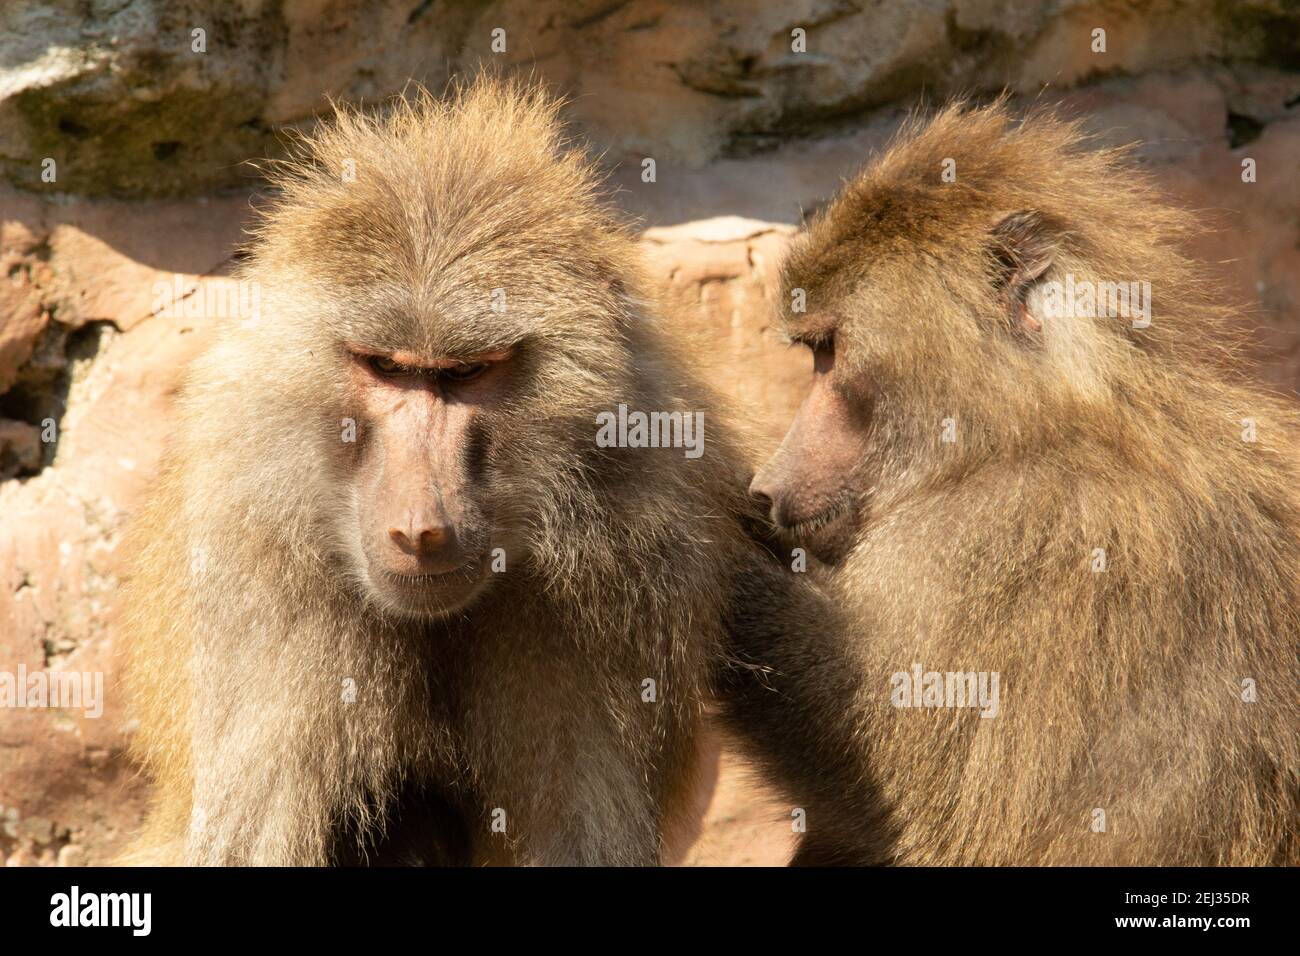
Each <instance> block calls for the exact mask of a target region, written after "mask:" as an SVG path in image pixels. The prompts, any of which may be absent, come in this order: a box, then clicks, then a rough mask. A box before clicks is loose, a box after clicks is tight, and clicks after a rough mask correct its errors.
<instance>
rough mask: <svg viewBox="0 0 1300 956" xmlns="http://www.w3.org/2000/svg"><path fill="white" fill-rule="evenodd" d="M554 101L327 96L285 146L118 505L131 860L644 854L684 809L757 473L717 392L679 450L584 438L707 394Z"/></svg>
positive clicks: (525, 858) (535, 95) (692, 408)
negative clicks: (190, 362)
mask: <svg viewBox="0 0 1300 956" xmlns="http://www.w3.org/2000/svg"><path fill="white" fill-rule="evenodd" d="M556 110H557V107H556V104H555V102H554V101H552V100H550V99H548V98H547V97H546V96H544V95H543V94H541V93H540V92H538V91H536V90H535V89H532V88H529V87H527V86H520V85H517V84H513V83H508V82H504V81H500V80H481V81H479V82H476V83H475V84H473V85H471V86H469V87H467V88H463V89H460V90H458V91H456V92H454V93H453V94H452V95H450V96H449V97H448V98H447V99H445V100H439V99H435V98H433V97H431V96H428V95H427V94H418V95H415V96H413V97H411V98H409V99H408V100H406V101H404V102H399V103H398V104H397V105H396V106H395V107H394V108H393V109H392V110H390V111H389V112H387V113H386V114H384V115H367V114H363V113H361V112H357V111H352V110H343V111H341V112H340V113H339V114H338V115H337V117H335V118H334V119H333V120H331V121H329V122H327V123H325V124H323V125H322V126H321V128H320V129H319V130H318V131H317V132H314V133H312V134H311V135H310V136H308V137H306V138H305V139H304V141H303V143H302V148H301V149H300V150H299V151H298V153H297V156H296V158H295V159H292V160H290V161H287V162H286V163H284V164H282V165H281V166H280V167H279V168H278V171H276V172H275V174H274V177H273V181H274V185H275V186H277V187H278V195H277V196H276V198H274V200H273V201H272V202H271V203H270V204H269V206H268V207H267V208H266V210H265V212H264V217H263V221H262V223H261V225H260V227H259V228H258V230H257V232H256V235H255V239H254V241H253V243H252V244H251V246H250V256H249V258H248V260H247V261H246V262H245V263H244V265H243V266H242V269H241V276H240V278H242V279H244V280H246V281H249V282H256V283H259V285H260V287H261V315H260V317H258V318H257V320H256V321H251V322H245V323H241V324H239V325H234V324H232V325H231V326H230V327H228V328H226V329H224V330H223V332H222V334H221V335H220V337H219V340H218V341H217V343H216V344H215V346H214V347H213V348H212V349H211V350H210V351H209V352H208V353H206V354H205V355H204V356H203V357H202V358H201V360H199V361H198V362H197V363H196V365H195V366H194V367H193V369H192V370H190V371H189V373H188V375H187V379H186V382H185V385H184V388H183V391H182V394H181V397H180V399H179V427H178V429H177V432H176V435H175V438H174V441H173V443H172V445H171V447H170V449H169V451H168V454H167V456H166V467H165V473H164V475H163V477H162V478H161V480H160V483H159V485H158V488H157V489H156V493H155V495H154V496H153V499H152V501H151V502H150V504H149V506H148V507H147V509H146V512H145V513H144V514H143V515H142V517H141V519H140V521H139V522H138V523H137V526H136V528H135V530H134V533H133V541H134V545H133V547H134V549H135V552H136V557H135V561H134V578H133V580H132V581H131V583H130V592H131V595H130V613H129V628H130V648H131V649H130V661H129V671H130V675H131V681H132V685H133V688H134V695H135V698H134V699H135V703H136V707H137V712H138V716H139V718H140V722H141V728H140V731H139V734H138V735H137V738H136V749H137V752H138V754H139V756H140V758H141V760H142V761H143V763H144V765H145V767H146V769H147V771H148V772H149V774H150V775H151V777H152V778H153V779H154V781H155V784H156V791H155V792H156V797H155V801H154V806H153V808H152V812H151V814H150V817H149V820H148V823H147V829H146V832H145V834H144V835H143V837H142V838H141V839H140V841H138V843H137V845H136V847H135V848H134V849H133V851H132V854H131V857H132V858H133V859H135V860H138V861H146V862H167V863H192V864H306V865H311V864H325V863H332V862H365V861H396V860H410V861H417V862H418V861H426V862H451V863H456V862H483V861H504V862H518V863H546V864H551V863H579V864H595V863H600V864H650V863H655V862H658V861H659V860H660V857H661V853H662V850H663V846H664V844H665V842H666V841H669V840H670V839H671V838H672V837H673V834H674V832H675V830H677V829H680V827H681V826H682V825H683V818H684V817H685V816H687V815H688V814H687V812H686V811H687V810H688V809H689V804H690V802H691V799H690V798H691V789H692V769H693V761H694V755H695V738H696V734H697V731H698V729H699V725H700V721H701V711H702V704H703V701H704V699H705V696H706V692H707V683H708V676H709V668H710V667H711V665H712V663H713V661H714V658H715V655H716V653H717V650H718V643H719V641H720V639H721V635H722V618H723V614H724V604H725V602H726V600H727V598H728V596H729V594H730V591H731V588H732V580H733V577H734V575H735V573H736V570H737V568H738V566H739V565H740V563H742V562H743V561H744V560H747V558H746V557H745V556H746V555H748V554H749V548H750V546H749V545H748V544H747V542H746V540H745V538H744V534H743V532H742V530H741V523H740V517H741V512H742V511H744V510H746V509H748V508H749V507H750V505H749V504H748V502H747V501H746V496H745V493H744V485H745V480H746V473H745V471H744V469H743V467H742V466H741V465H740V464H739V463H738V459H737V457H736V454H735V452H734V450H733V449H732V447H730V444H729V440H728V438H727V435H726V432H725V430H724V428H723V426H722V425H721V424H720V423H719V422H718V421H717V420H716V418H714V417H712V416H711V415H710V417H708V419H707V429H708V434H707V438H708V442H707V451H706V452H705V453H704V454H703V455H702V456H700V455H698V451H699V448H692V449H685V450H684V449H683V448H681V447H663V445H665V444H669V445H671V444H672V442H671V441H667V442H663V441H661V442H654V443H653V444H655V445H656V446H658V447H640V448H637V447H601V445H600V443H598V442H597V441H596V436H597V432H598V428H599V426H598V421H599V416H601V415H602V414H604V413H609V412H613V411H614V410H615V409H617V407H618V406H619V405H620V404H626V406H627V407H628V408H629V409H633V410H641V411H643V412H665V413H679V414H678V417H677V419H675V420H672V427H673V428H677V427H679V426H680V422H681V420H682V415H693V414H694V413H696V412H699V411H703V410H706V409H709V410H711V405H710V398H709V395H708V393H707V392H706V390H705V388H704V387H702V386H701V385H700V384H698V383H697V382H696V381H695V380H694V379H693V377H692V376H690V375H688V374H687V373H686V372H684V371H683V370H682V369H681V368H680V367H679V365H678V363H677V361H676V360H675V358H674V357H673V355H672V354H671V352H672V350H671V349H670V344H669V342H668V336H667V334H666V333H665V331H664V329H663V328H661V325H660V322H659V321H658V320H657V318H656V316H655V315H654V314H653V312H652V311H651V310H650V308H649V307H648V306H647V304H646V302H645V300H644V298H643V297H642V295H641V294H640V292H639V291H638V289H639V281H638V279H637V271H638V270H637V264H636V250H635V246H634V241H633V239H632V237H631V234H630V232H629V231H628V230H627V229H626V228H625V227H624V226H623V225H621V224H620V223H619V221H618V220H617V219H616V217H615V216H614V215H613V214H612V212H610V210H609V209H608V208H607V206H606V205H605V204H604V203H603V202H602V201H601V200H600V199H599V191H598V182H597V176H596V174H595V172H594V166H593V163H592V162H591V160H590V159H589V158H588V157H587V156H586V155H585V154H583V153H582V152H581V151H578V150H576V149H574V148H571V147H570V146H569V145H568V144H566V143H565V142H564V140H563V138H562V133H561V129H560V126H559V123H558V121H557V118H556ZM662 421H668V419H667V418H665V419H663V420H662ZM661 423H662V422H661ZM642 437H644V436H642ZM658 437H660V438H664V435H663V434H662V433H661V434H660V435H659V436H658ZM668 437H669V438H675V437H680V436H674V435H669V436H668ZM704 437H705V436H704V434H703V433H701V432H699V431H698V430H697V432H696V433H695V435H694V439H693V440H694V441H696V442H697V443H698V442H701V441H703V439H704ZM629 444H631V442H629ZM700 447H703V446H700Z"/></svg>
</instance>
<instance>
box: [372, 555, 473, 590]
mask: <svg viewBox="0 0 1300 956" xmlns="http://www.w3.org/2000/svg"><path fill="white" fill-rule="evenodd" d="M482 570H483V561H482V560H480V559H478V558H475V559H474V560H472V561H466V562H465V563H464V564H461V565H458V566H456V567H454V568H450V569H449V570H446V571H434V572H431V573H428V574H397V573H395V572H393V571H385V572H384V577H385V578H387V579H388V580H389V581H391V582H393V583H394V584H401V585H406V586H407V587H419V586H420V585H422V584H447V583H456V582H469V581H472V580H474V579H475V578H477V577H479V576H480V573H481V572H482Z"/></svg>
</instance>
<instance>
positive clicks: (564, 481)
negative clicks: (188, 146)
mask: <svg viewBox="0 0 1300 956" xmlns="http://www.w3.org/2000/svg"><path fill="white" fill-rule="evenodd" d="M555 111H556V104H555V103H554V102H552V101H549V100H547V99H546V98H545V97H544V96H543V95H542V94H540V93H539V92H537V91H536V90H532V89H529V88H525V87H520V86H516V85H512V84H508V83H504V82H488V81H482V82H479V83H477V84H475V85H474V86H472V87H470V88H468V89H467V90H462V91H460V92H458V93H454V94H452V95H451V96H450V97H448V98H447V99H446V100H439V99H435V98H433V97H431V96H429V95H428V94H423V93H422V94H418V95H416V96H415V97H413V98H412V99H410V100H407V101H403V102H401V103H399V104H397V105H396V106H395V107H393V108H392V109H391V110H389V111H388V112H387V113H385V114H382V115H367V114H363V113H360V112H357V111H352V110H344V111H341V112H340V113H339V115H338V116H337V117H335V118H334V119H332V120H330V121H328V122H327V123H325V124H323V125H322V127H321V128H320V129H319V130H318V131H317V132H314V133H312V134H311V135H310V136H308V137H306V138H305V139H304V141H303V142H302V144H301V148H300V149H299V150H298V151H297V155H296V156H295V158H293V159H291V160H289V161H287V162H286V163H284V164H281V165H280V166H279V168H278V170H277V172H276V174H275V178H274V181H275V184H276V185H277V186H278V187H279V192H278V196H277V197H276V198H275V199H274V200H272V201H271V203H270V205H269V208H268V209H267V210H266V211H265V214H264V217H263V222H262V224H261V227H260V228H259V230H258V231H257V233H256V239H255V241H254V242H253V243H252V246H251V249H250V259H249V262H248V264H247V267H246V269H245V276H246V278H248V279H251V280H253V281H257V282H260V283H261V284H262V285H263V286H264V287H265V289H264V295H263V302H264V303H265V305H264V311H265V312H266V317H265V319H264V320H262V321H261V322H259V323H258V324H257V325H256V327H254V328H252V329H249V330H246V331H245V333H244V334H249V335H255V336H257V337H259V338H260V339H261V342H262V346H263V352H264V354H265V356H266V360H265V361H266V365H265V367H264V368H255V369H247V370H245V374H246V375H247V376H250V377H254V376H255V377H259V378H262V379H264V380H265V382H264V384H265V385H266V390H269V394H270V397H269V398H268V399H267V403H268V404H273V405H274V407H273V408H268V409H264V410H263V411H262V413H261V414H259V416H258V418H257V420H262V419H264V418H265V417H270V418H276V417H279V418H280V419H282V420H283V419H284V417H285V413H284V412H283V411H282V410H283V409H292V410H294V413H295V415H296V418H297V421H296V423H290V422H288V421H282V426H283V427H282V428H281V429H280V432H279V434H280V435H281V437H282V438H283V440H285V441H289V440H290V439H289V438H288V437H286V436H285V433H286V432H288V431H289V430H290V429H291V428H296V429H297V431H298V432H299V433H309V434H310V435H312V436H313V441H312V443H311V444H310V445H309V446H308V447H305V448H302V449H301V450H300V451H299V452H298V458H299V461H298V463H297V466H298V468H300V470H301V471H300V481H301V483H302V486H303V490H302V491H301V492H300V495H299V497H300V498H301V499H302V500H301V501H300V502H299V503H298V504H297V505H294V506H292V507H291V508H290V511H291V513H289V514H286V515H282V516H281V517H280V522H281V523H282V524H283V525H284V526H285V534H286V537H287V536H288V535H289V534H290V533H291V532H292V533H294V534H297V535H301V536H308V537H310V538H311V539H312V540H311V542H310V543H305V542H303V541H301V540H298V541H290V542H286V545H285V546H288V547H295V548H299V547H304V546H315V544H316V542H318V541H324V542H327V547H325V548H324V550H325V551H327V552H328V553H325V554H323V555H322V560H326V561H330V562H333V563H334V564H335V565H336V566H337V567H338V570H339V572H340V575H341V577H342V578H343V579H346V580H348V581H350V582H351V583H352V584H353V585H354V586H355V587H356V588H357V589H358V591H359V592H360V593H361V594H362V595H363V596H364V597H365V599H366V600H367V602H368V603H370V604H371V605H373V606H374V607H376V608H379V609H381V610H382V611H386V612H390V613H394V614H398V615H403V616H419V617H434V616H438V615H444V614H447V613H449V612H453V611H456V610H458V609H461V608H464V607H465V606H466V605H468V604H469V603H470V602H471V601H474V600H475V599H476V598H477V597H478V596H479V595H481V594H482V593H483V592H484V591H485V590H486V589H487V588H488V587H489V584H490V582H491V581H492V579H493V574H492V571H493V570H498V571H499V570H503V568H502V567H501V566H500V565H501V564H502V563H504V562H507V561H509V562H521V561H527V560H529V557H530V553H533V552H535V551H536V550H537V544H536V542H537V539H538V537H539V536H542V535H545V534H546V533H547V531H548V529H553V528H555V527H558V526H561V525H564V524H566V523H568V524H569V525H570V526H571V525H572V522H571V521H568V519H567V518H557V516H556V512H557V510H563V509H568V508H571V507H572V498H573V497H574V496H580V495H581V489H582V488H583V487H584V482H585V481H586V480H587V478H586V475H585V473H584V469H583V463H582V459H583V456H584V455H589V454H590V448H575V447H574V446H575V444H576V443H577V441H578V439H577V437H576V436H582V435H591V434H592V433H593V431H594V428H593V426H592V424H591V423H592V422H593V420H594V419H593V416H594V412H595V411H596V410H597V409H598V408H601V407H605V406H606V405H607V404H608V401H607V396H608V395H609V394H611V393H615V392H617V389H615V388H614V387H613V385H612V384H611V383H612V382H617V381H620V380H621V379H620V376H624V375H625V373H626V371H627V365H628V350H627V348H626V347H625V336H624V330H625V326H626V325H627V324H628V322H629V321H630V320H629V314H630V311H631V309H632V305H631V304H630V302H629V297H628V296H627V294H625V293H624V292H623V291H622V288H621V285H620V283H619V282H618V281H617V279H616V278H615V277H617V276H620V275H626V274H628V273H629V272H630V271H632V269H633V267H632V266H631V265H630V261H631V255H632V253H631V251H630V250H631V240H630V239H628V237H627V236H626V235H624V233H623V231H622V229H621V227H620V226H619V225H618V224H617V222H616V220H615V219H614V218H613V217H612V215H610V214H609V213H608V212H607V211H606V210H605V208H604V207H603V206H602V205H601V203H600V202H599V201H598V199H597V193H596V189H597V181H596V176H595V174H594V172H593V166H592V164H591V162H590V160H589V159H587V158H586V157H585V156H584V155H583V154H581V153H580V152H578V151H575V150H573V149H571V148H570V147H568V146H567V144H565V143H564V142H562V141H561V140H560V139H559V136H558V134H557V132H556V130H557V129H558V128H559V127H558V125H557V123H556V119H555ZM561 385H562V387H561ZM245 391H246V392H247V393H250V394H253V395H261V394H262V391H259V390H258V389H255V388H252V389H246V390H245ZM293 440H294V441H297V439H296V438H295V439H293ZM275 454H276V455H277V456H278V457H281V458H283V457H285V452H284V450H283V449H280V450H278V451H276V452H275ZM494 563H496V564H497V565H498V566H497V567H495V568H493V564H494Z"/></svg>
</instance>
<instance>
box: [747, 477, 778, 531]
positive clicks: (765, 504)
mask: <svg viewBox="0 0 1300 956" xmlns="http://www.w3.org/2000/svg"><path fill="white" fill-rule="evenodd" d="M749 496H750V497H751V498H753V499H754V500H755V501H756V502H758V504H759V507H761V508H762V509H763V510H764V511H765V512H766V513H767V515H768V517H769V518H771V519H772V520H773V521H775V520H776V504H775V502H774V500H773V492H772V491H771V490H770V487H769V486H768V484H767V482H766V481H765V480H764V476H763V475H762V474H759V475H756V476H755V477H754V480H753V481H751V482H750V483H749Z"/></svg>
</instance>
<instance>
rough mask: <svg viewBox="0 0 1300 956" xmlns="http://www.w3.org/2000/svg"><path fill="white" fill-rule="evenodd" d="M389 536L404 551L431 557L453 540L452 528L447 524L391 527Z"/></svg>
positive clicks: (420, 556)
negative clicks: (420, 526) (407, 527)
mask: <svg viewBox="0 0 1300 956" xmlns="http://www.w3.org/2000/svg"><path fill="white" fill-rule="evenodd" d="M388 537H389V538H391V539H392V541H393V543H394V544H395V545H397V546H398V547H399V548H401V549H402V551H404V552H406V553H407V554H410V555H413V556H415V557H417V558H430V557H433V556H434V555H436V554H437V553H438V552H439V551H441V550H442V549H443V548H444V547H445V546H446V545H447V543H448V542H449V541H450V540H451V537H452V531H451V528H449V527H445V526H438V527H427V528H410V529H408V530H405V531H403V530H402V529H401V528H389V529H388Z"/></svg>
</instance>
